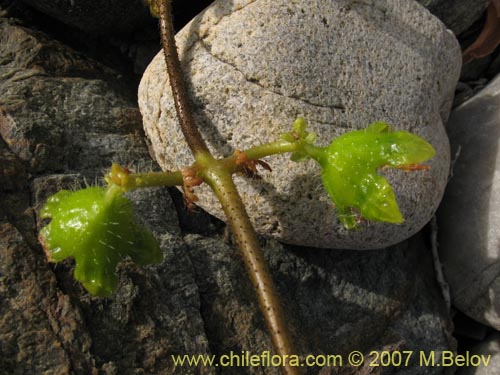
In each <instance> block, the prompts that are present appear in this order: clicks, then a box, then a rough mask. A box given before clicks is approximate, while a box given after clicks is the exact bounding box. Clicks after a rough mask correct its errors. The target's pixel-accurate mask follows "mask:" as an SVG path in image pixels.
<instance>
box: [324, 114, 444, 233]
mask: <svg viewBox="0 0 500 375" xmlns="http://www.w3.org/2000/svg"><path fill="white" fill-rule="evenodd" d="M434 153H435V151H434V149H433V148H432V146H431V145H430V144H429V143H427V142H426V141H425V140H423V139H422V138H420V137H418V136H416V135H414V134H411V133H409V132H406V131H393V130H392V129H391V127H390V126H389V125H387V124H385V123H383V122H376V123H373V124H372V125H370V126H368V127H367V128H366V129H365V130H358V131H353V132H350V133H347V134H344V135H342V136H340V137H338V138H337V139H335V140H334V141H333V142H332V143H331V144H330V145H329V146H327V147H326V148H324V149H322V153H321V156H320V157H319V158H318V157H316V160H318V162H319V163H320V164H321V166H322V169H323V172H322V179H323V184H324V186H325V189H326V191H327V192H328V194H329V196H330V198H331V200H332V201H333V202H334V203H335V206H336V208H337V210H338V214H339V219H340V221H341V222H342V223H343V224H344V225H345V226H346V227H347V228H350V229H352V228H355V227H356V214H355V212H356V211H358V212H359V214H360V215H361V217H364V218H366V219H368V220H375V221H384V222H389V223H394V224H401V223H403V221H404V219H403V216H402V215H401V212H400V211H399V207H398V204H397V202H396V197H395V195H394V191H393V190H392V188H391V186H390V185H389V183H388V182H387V180H386V179H385V178H383V177H382V176H380V175H378V174H377V168H379V167H382V166H390V167H395V168H404V167H407V166H412V165H414V164H417V163H422V162H424V161H426V160H428V159H430V158H432V157H433V156H434Z"/></svg>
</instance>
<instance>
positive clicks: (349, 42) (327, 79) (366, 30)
mask: <svg viewBox="0 0 500 375" xmlns="http://www.w3.org/2000/svg"><path fill="white" fill-rule="evenodd" d="M177 42H178V45H179V49H180V56H181V59H182V60H183V65H184V68H185V71H186V74H187V76H188V81H189V89H190V91H191V94H192V97H193V98H194V101H195V105H196V110H195V112H196V113H195V116H196V119H197V120H198V123H199V125H200V128H201V131H202V133H203V135H204V137H205V139H206V140H207V141H208V143H209V147H210V149H211V150H212V151H213V152H214V153H215V155H217V156H222V155H228V154H230V153H231V152H232V151H234V150H235V149H240V150H241V149H245V148H247V147H250V146H253V145H256V144H258V143H260V142H266V141H272V140H276V139H278V137H279V135H280V134H281V133H283V132H286V131H289V129H290V128H291V124H292V122H293V120H294V119H295V118H296V117H297V115H303V116H304V117H305V118H306V119H307V120H308V121H309V123H310V128H311V130H313V131H315V132H317V133H318V135H319V140H320V142H321V143H322V144H326V143H328V142H329V141H330V140H331V139H332V138H333V137H335V136H338V135H339V134H342V133H344V132H345V131H347V130H348V129H359V128H363V127H365V126H367V125H368V124H369V123H371V122H373V121H378V120H380V121H387V122H389V123H392V124H394V125H395V127H396V128H397V129H406V130H410V131H412V132H415V133H416V134H418V135H420V136H422V137H423V138H425V139H427V140H429V141H430V142H431V143H432V144H433V146H434V147H435V148H436V150H437V156H436V157H435V158H434V159H433V160H432V161H431V162H430V165H431V167H432V168H431V170H430V171H429V172H418V173H411V174H409V173H406V172H402V171H386V172H384V173H385V175H386V176H387V177H388V179H389V181H390V182H391V184H392V186H393V187H394V189H395V192H396V196H397V199H398V201H399V204H400V208H401V211H402V213H403V216H404V217H405V218H406V223H405V224H404V225H401V226H395V225H388V224H381V223H365V224H364V225H363V230H361V231H358V232H348V231H346V230H345V229H344V228H343V227H341V225H340V224H339V223H338V221H337V218H336V214H335V210H334V208H333V207H332V205H331V204H329V201H328V197H327V195H326V193H325V192H324V191H323V188H322V186H321V180H320V177H319V168H318V167H317V166H316V165H314V163H313V162H307V163H303V164H296V163H293V162H292V161H290V160H289V157H288V156H280V157H272V158H269V159H268V160H267V161H268V162H269V163H270V164H271V166H272V167H273V168H274V171H273V172H272V173H264V174H263V179H262V180H259V181H256V180H251V181H249V180H244V179H242V178H238V186H239V189H240V192H241V194H242V196H243V200H244V203H245V204H246V206H247V207H248V211H249V213H250V215H251V219H252V221H253V223H254V225H255V226H256V228H257V230H258V231H259V232H260V233H262V234H264V235H268V236H273V237H275V238H278V239H280V240H282V241H284V242H288V243H293V244H301V245H308V246H315V247H329V248H331V247H339V248H355V249H370V248H380V247H383V246H388V245H390V244H394V243H397V242H399V241H402V240H404V239H405V238H408V237H409V236H410V235H411V234H413V233H415V232H416V231H418V230H419V229H420V228H421V227H422V226H423V225H424V224H425V223H426V222H427V221H428V220H429V219H430V217H431V216H432V214H433V213H434V210H435V209H436V207H437V205H438V203H439V201H440V199H441V196H442V192H443V190H444V186H445V183H446V179H447V175H448V169H449V149H448V148H449V146H448V140H447V137H446V134H445V132H444V128H443V125H442V123H443V121H445V120H446V118H447V116H448V113H449V108H450V104H451V99H452V95H453V90H454V87H455V84H456V82H457V79H458V74H459V70H460V63H461V57H460V50H459V47H458V44H457V42H456V40H455V38H454V37H453V35H452V34H451V33H450V32H448V31H447V30H446V28H445V27H444V26H443V24H441V22H439V20H438V19H436V18H434V17H433V16H432V15H431V14H430V13H429V12H428V11H427V10H425V9H424V8H423V7H421V6H420V5H419V4H417V3H415V2H410V1H385V0H377V1H363V2H359V1H346V0H344V1H335V2H332V1H326V0H315V1H296V2H293V3H291V2H289V1H285V0H279V1H276V0H273V1H271V0H253V1H252V0H242V1H234V2H233V1H230V2H228V1H216V2H215V3H214V4H213V5H211V6H210V7H209V8H208V9H207V10H206V11H205V12H204V13H202V14H201V15H200V16H199V17H197V18H195V19H194V20H193V21H192V22H191V23H190V24H188V25H187V26H186V27H185V28H184V29H183V30H182V31H181V32H180V33H179V34H178V35H177ZM139 104H140V107H141V112H142V114H143V118H144V125H145V129H146V133H147V135H148V136H149V138H150V140H151V142H152V144H153V149H154V151H155V154H156V158H157V160H158V162H159V164H160V165H161V166H162V168H164V169H173V168H179V167H182V166H184V165H186V164H190V163H191V162H192V157H191V156H190V153H189V150H188V148H187V146H186V144H185V142H184V140H183V137H182V135H181V132H180V129H179V127H178V123H177V119H176V115H175V110H174V107H173V103H172V100H171V94H170V89H169V86H168V82H167V77H166V73H165V67H164V61H163V56H162V55H161V54H159V55H157V57H156V58H155V59H154V60H153V62H152V63H151V65H150V66H149V68H148V69H147V71H146V73H145V75H144V77H143V80H142V82H141V86H140V89H139ZM197 193H198V195H199V197H200V202H199V203H200V205H201V207H203V208H204V209H206V210H207V211H209V212H210V213H212V214H214V215H216V216H217V217H219V218H223V217H224V216H223V214H222V211H221V209H220V206H219V204H218V202H217V201H216V200H215V198H214V196H213V195H212V193H211V192H210V191H209V190H208V189H207V188H202V189H198V190H197Z"/></svg>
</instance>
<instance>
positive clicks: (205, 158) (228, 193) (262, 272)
mask: <svg viewBox="0 0 500 375" xmlns="http://www.w3.org/2000/svg"><path fill="white" fill-rule="evenodd" d="M158 1H159V5H160V6H159V10H160V32H161V39H162V44H163V50H164V53H165V61H166V64H167V72H168V75H169V79H170V85H171V87H172V94H173V98H174V102H175V107H176V110H177V115H178V118H179V123H180V126H181V129H182V132H183V134H184V137H185V138H186V141H187V143H188V145H189V147H190V149H191V151H192V153H193V155H194V157H195V160H196V164H197V165H198V166H199V167H201V173H202V175H203V177H204V179H205V181H206V182H207V183H208V184H209V185H210V187H211V188H212V189H213V191H214V192H215V194H216V195H217V197H218V198H219V200H220V202H221V204H222V207H223V209H224V211H225V213H226V216H227V220H228V222H229V224H230V225H231V228H232V230H233V233H234V236H235V238H236V242H237V244H238V246H239V248H240V250H241V253H242V255H243V259H244V263H245V265H246V268H247V271H248V273H249V275H250V279H251V280H252V283H253V285H254V287H255V289H256V292H257V295H258V300H259V305H260V308H261V310H262V313H263V315H264V318H265V321H266V323H267V326H268V329H269V331H270V334H271V338H272V341H273V345H274V347H275V351H276V352H277V354H279V355H282V356H284V355H290V354H296V352H295V351H294V350H293V347H292V344H291V342H292V341H291V339H290V337H291V336H290V334H289V332H288V329H287V326H286V320H285V319H284V315H283V312H282V308H281V303H280V301H279V297H278V295H277V293H276V288H275V286H274V283H273V281H272V278H271V274H270V272H269V269H268V267H267V263H266V261H265V259H264V257H263V254H262V249H261V248H260V245H259V243H258V241H257V237H256V234H255V231H254V229H253V227H252V225H251V223H250V220H249V218H248V214H247V212H246V209H245V207H244V205H243V203H242V201H241V197H240V196H239V194H238V191H237V190H236V186H235V185H234V183H233V180H232V178H231V172H230V171H229V170H228V169H227V167H225V165H224V162H223V161H217V160H215V159H214V158H213V156H212V155H211V154H210V152H209V150H208V147H207V145H206V143H205V142H204V140H203V138H202V137H201V134H200V132H199V130H198V128H197V127H196V124H195V121H194V117H193V114H192V113H193V112H192V109H191V104H190V101H189V98H188V95H187V91H186V85H185V82H184V76H183V72H182V69H181V66H180V62H179V56H178V53H177V48H176V44H175V39H174V30H173V25H172V12H171V4H170V0H158ZM283 370H284V373H285V374H289V375H294V374H299V373H300V371H299V369H298V368H295V367H290V366H289V365H288V364H287V365H286V366H285V367H283Z"/></svg>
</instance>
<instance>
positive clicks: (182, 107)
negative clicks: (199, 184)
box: [158, 0, 208, 155]
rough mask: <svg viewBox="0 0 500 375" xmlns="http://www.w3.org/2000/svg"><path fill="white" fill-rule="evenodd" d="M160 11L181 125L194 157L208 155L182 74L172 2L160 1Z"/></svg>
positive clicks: (168, 69) (171, 83)
mask: <svg viewBox="0 0 500 375" xmlns="http://www.w3.org/2000/svg"><path fill="white" fill-rule="evenodd" d="M158 3H159V10H160V33H161V43H162V45H163V53H164V55H165V62H166V64H167V72H168V77H169V80H170V86H171V88H172V96H173V99H174V103H175V110H176V111H177V117H178V119H179V124H180V127H181V130H182V133H183V134H184V138H185V139H186V142H187V144H188V145H189V148H190V149H191V152H192V153H193V155H196V154H197V153H199V152H206V153H208V147H207V145H206V143H205V141H204V140H203V138H202V136H201V134H200V132H199V130H198V128H197V127H196V124H195V121H194V116H193V111H192V107H191V102H190V100H189V98H188V94H187V90H186V83H185V80H184V75H183V73H182V68H181V64H180V61H179V54H178V52H177V47H176V44H175V39H174V26H173V24H172V6H171V4H170V0H158Z"/></svg>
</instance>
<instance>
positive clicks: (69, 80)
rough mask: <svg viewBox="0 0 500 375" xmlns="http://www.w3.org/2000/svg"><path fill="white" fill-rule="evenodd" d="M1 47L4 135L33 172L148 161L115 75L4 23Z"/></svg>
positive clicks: (0, 128)
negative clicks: (114, 162) (111, 130)
mask: <svg viewBox="0 0 500 375" xmlns="http://www.w3.org/2000/svg"><path fill="white" fill-rule="evenodd" d="M0 44H1V45H2V49H1V50H0V60H1V61H2V64H1V65H0V76H1V77H3V80H2V81H1V82H0V95H1V98H2V99H1V100H0V134H1V136H2V138H3V139H4V141H5V142H6V143H7V145H8V147H9V148H10V150H12V151H13V152H14V153H15V154H16V156H17V157H18V158H19V159H21V160H23V161H25V162H26V163H28V164H29V166H30V168H31V169H32V171H34V172H36V173H40V172H43V171H45V172H56V171H58V172H63V171H72V170H79V171H82V170H84V169H87V170H93V171H96V170H99V169H101V168H107V167H109V165H110V163H111V162H112V161H117V162H121V163H127V162H129V161H132V160H143V159H145V158H148V153H147V150H146V148H145V147H144V142H143V136H142V135H141V130H140V124H141V118H140V114H139V111H138V109H137V106H136V104H135V103H134V101H133V95H132V93H131V92H130V90H127V88H126V85H125V83H124V82H122V80H120V77H119V76H118V74H117V73H116V72H114V71H112V70H111V69H109V68H107V67H105V66H103V65H100V64H98V63H96V62H94V61H91V60H89V59H86V58H84V57H83V56H81V55H80V54H79V53H77V52H75V51H73V50H71V49H69V48H67V47H65V46H63V45H62V44H60V43H57V42H54V41H51V40H49V39H48V38H47V37H46V36H44V35H43V34H41V33H35V32H31V31H29V30H27V29H26V28H23V27H20V26H16V25H10V24H9V23H7V22H5V21H2V22H1V23H0ZM89 77H92V79H89ZM127 92H128V94H127ZM110 129H113V133H110V131H109V130H110ZM125 155H126V157H125Z"/></svg>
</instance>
